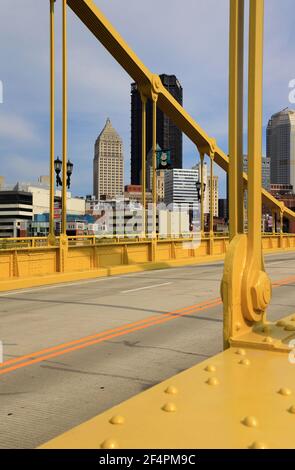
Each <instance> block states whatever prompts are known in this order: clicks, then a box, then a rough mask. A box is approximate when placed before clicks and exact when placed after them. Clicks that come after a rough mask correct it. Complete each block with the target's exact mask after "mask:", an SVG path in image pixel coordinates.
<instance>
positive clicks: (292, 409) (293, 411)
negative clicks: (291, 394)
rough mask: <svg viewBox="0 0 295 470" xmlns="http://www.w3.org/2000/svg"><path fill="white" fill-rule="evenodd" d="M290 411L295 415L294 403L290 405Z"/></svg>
mask: <svg viewBox="0 0 295 470" xmlns="http://www.w3.org/2000/svg"><path fill="white" fill-rule="evenodd" d="M288 411H289V413H292V415H295V406H294V405H293V406H290V408H289V410H288Z"/></svg>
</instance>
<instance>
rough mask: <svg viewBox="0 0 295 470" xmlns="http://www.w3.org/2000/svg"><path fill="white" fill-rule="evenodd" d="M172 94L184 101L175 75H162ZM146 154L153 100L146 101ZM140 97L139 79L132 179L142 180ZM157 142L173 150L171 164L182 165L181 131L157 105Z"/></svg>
mask: <svg viewBox="0 0 295 470" xmlns="http://www.w3.org/2000/svg"><path fill="white" fill-rule="evenodd" d="M160 78H161V81H162V83H163V85H164V86H165V88H166V89H167V90H168V91H169V92H170V93H171V95H172V96H173V97H174V98H175V99H176V101H178V103H180V104H181V105H182V98H183V95H182V87H181V85H180V83H179V81H178V80H177V78H176V77H175V75H166V74H163V75H160ZM146 108H147V110H146V111H147V116H146V117H147V135H146V155H147V154H148V152H149V151H150V149H151V148H152V123H153V121H152V103H151V101H150V100H148V102H147V107H146ZM141 111H142V106H141V98H140V93H139V91H138V89H137V85H136V83H132V85H131V183H132V184H141V158H142V157H141V153H142V152H141V149H142V146H141V123H142V120H141ZM157 143H158V144H159V146H160V147H161V149H162V150H168V149H169V150H170V155H171V168H182V132H181V131H180V130H179V129H178V127H177V126H175V124H174V123H173V122H172V121H171V120H170V119H169V118H168V117H167V116H166V115H165V114H164V113H163V112H162V111H161V110H160V109H159V108H158V109H157Z"/></svg>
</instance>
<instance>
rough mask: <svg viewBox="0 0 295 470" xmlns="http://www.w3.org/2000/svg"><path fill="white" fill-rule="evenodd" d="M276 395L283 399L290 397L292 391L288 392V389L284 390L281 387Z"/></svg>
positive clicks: (284, 388)
mask: <svg viewBox="0 0 295 470" xmlns="http://www.w3.org/2000/svg"><path fill="white" fill-rule="evenodd" d="M278 393H279V394H280V395H283V396H284V397H289V396H290V395H292V390H290V389H289V388H286V387H282V388H280V390H279V391H278Z"/></svg>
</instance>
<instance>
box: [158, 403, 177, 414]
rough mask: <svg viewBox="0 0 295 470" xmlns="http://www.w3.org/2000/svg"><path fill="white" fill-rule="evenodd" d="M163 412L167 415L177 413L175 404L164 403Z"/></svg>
mask: <svg viewBox="0 0 295 470" xmlns="http://www.w3.org/2000/svg"><path fill="white" fill-rule="evenodd" d="M162 410H163V411H167V413H175V411H177V407H176V405H175V403H171V402H169V403H165V405H163V406H162Z"/></svg>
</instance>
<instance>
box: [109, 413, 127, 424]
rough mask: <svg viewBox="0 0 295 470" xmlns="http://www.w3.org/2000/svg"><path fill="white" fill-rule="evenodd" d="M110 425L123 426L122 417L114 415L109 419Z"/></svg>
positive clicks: (123, 420) (123, 419)
mask: <svg viewBox="0 0 295 470" xmlns="http://www.w3.org/2000/svg"><path fill="white" fill-rule="evenodd" d="M110 423H111V424H124V423H125V418H124V416H120V415H115V416H113V417H112V418H111V419H110Z"/></svg>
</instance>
